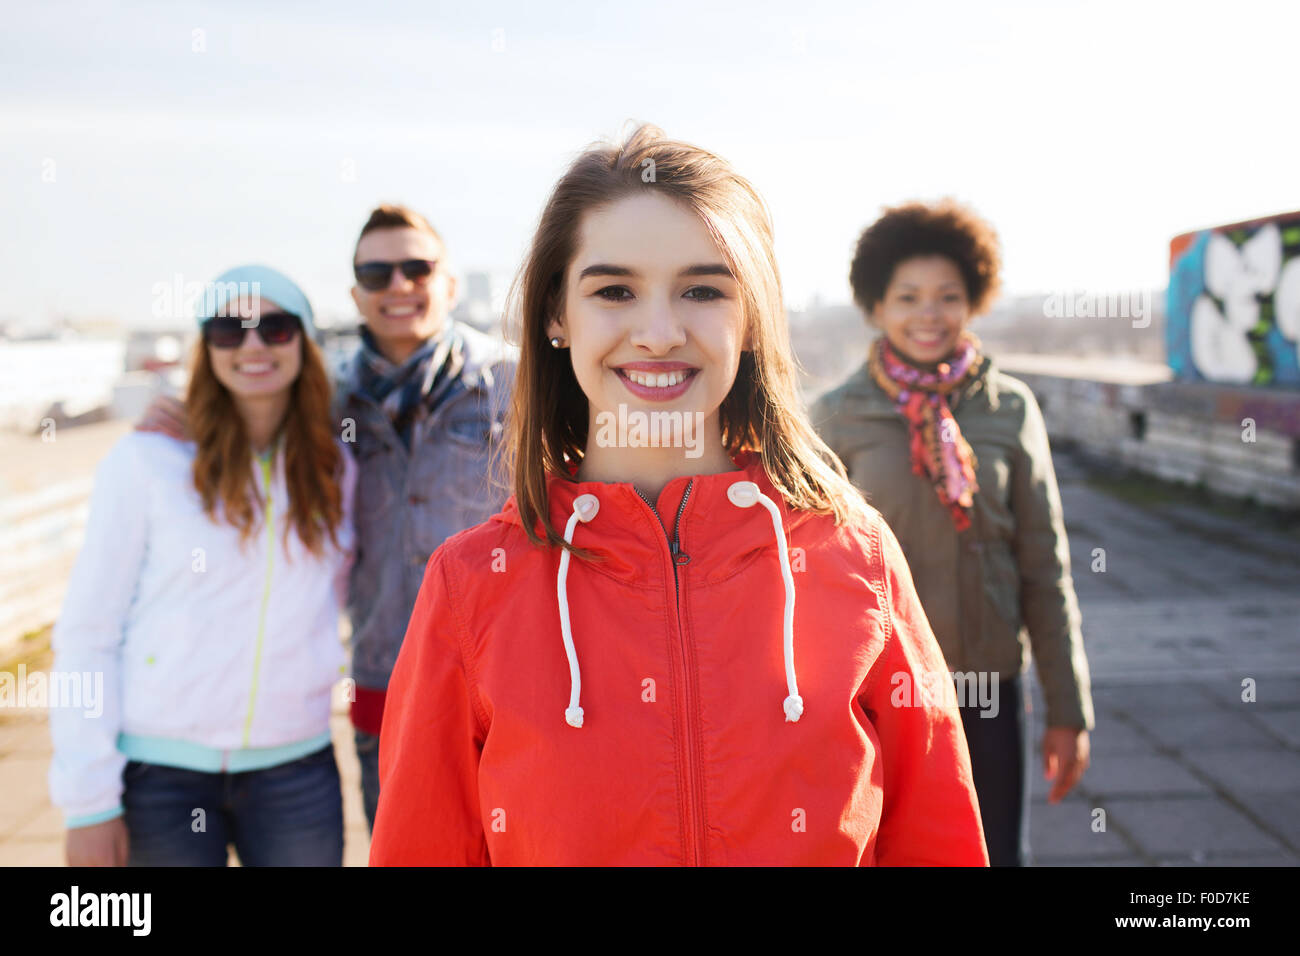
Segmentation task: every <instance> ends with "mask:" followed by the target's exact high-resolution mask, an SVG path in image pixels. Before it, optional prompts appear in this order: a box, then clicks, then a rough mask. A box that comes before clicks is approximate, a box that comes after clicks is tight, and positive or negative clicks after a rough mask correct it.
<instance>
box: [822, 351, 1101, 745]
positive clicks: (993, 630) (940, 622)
mask: <svg viewBox="0 0 1300 956" xmlns="http://www.w3.org/2000/svg"><path fill="white" fill-rule="evenodd" d="M949 402H950V407H951V408H952V411H953V416H954V417H955V418H956V419H957V424H958V426H959V427H960V428H961V431H962V435H963V436H965V438H966V440H967V441H968V442H969V443H970V445H971V447H972V448H973V449H974V451H975V457H976V459H977V461H978V468H977V469H976V479H977V481H978V482H979V492H978V493H977V494H976V495H975V507H974V509H973V514H972V516H971V526H970V528H968V529H967V530H966V531H964V532H962V533H960V534H959V533H958V532H957V530H956V528H955V527H954V526H953V523H952V517H951V516H950V514H949V512H948V510H947V509H946V508H945V507H944V506H943V505H942V504H940V502H939V499H938V496H937V495H936V494H935V491H934V486H933V485H932V484H931V483H930V481H929V479H928V478H923V477H920V476H918V475H915V474H913V473H912V460H911V452H910V450H909V441H908V425H907V420H906V419H904V418H903V416H902V415H900V414H899V413H898V412H897V411H896V410H895V409H894V407H893V405H892V403H891V402H890V401H889V397H888V396H887V395H886V394H885V392H884V391H883V390H882V389H881V388H880V386H879V385H877V384H876V383H875V381H874V380H873V379H872V378H871V373H870V372H869V371H868V370H867V367H866V365H865V364H863V366H862V367H861V368H859V369H858V370H857V371H856V372H854V373H853V374H852V375H850V376H849V378H848V379H847V380H846V381H845V382H844V383H843V384H841V385H840V386H838V387H837V388H834V389H832V390H831V391H829V392H827V393H826V394H825V395H823V396H822V397H821V398H820V399H818V400H817V402H815V403H814V405H813V408H812V421H813V425H814V426H816V428H817V430H818V431H819V432H820V433H821V436H822V438H823V439H824V440H825V441H826V443H827V444H828V445H830V447H831V449H832V450H833V451H834V452H835V454H837V455H838V456H839V457H840V459H841V460H842V461H843V462H844V466H845V468H847V469H848V472H849V477H850V478H851V479H852V480H853V482H854V484H856V485H857V486H858V487H859V488H860V489H861V490H862V492H863V493H864V494H865V495H866V497H867V500H868V501H869V502H870V503H871V504H872V505H874V506H875V507H876V509H878V510H879V511H880V513H881V514H882V515H884V517H885V520H886V521H887V522H888V524H889V527H890V528H891V529H892V530H893V532H894V534H895V535H896V536H897V538H898V540H899V543H900V544H902V546H903V553H904V555H905V556H906V557H907V563H908V564H909V565H910V567H911V569H912V577H913V579H914V581H915V582H916V590H917V593H918V595H919V596H920V598H921V604H922V606H923V607H924V608H925V613H926V615H927V616H928V617H929V619H930V626H931V627H932V628H933V630H934V634H935V637H937V638H938V640H939V646H940V647H941V648H942V649H943V654H944V658H945V659H946V661H947V663H948V666H949V667H950V668H951V669H952V670H953V671H954V672H970V671H977V672H978V671H992V672H995V673H996V675H997V676H998V677H1000V678H1001V679H1006V678H1009V677H1012V676H1014V675H1016V674H1019V673H1021V672H1022V671H1024V670H1025V669H1026V668H1027V667H1028V664H1029V659H1028V651H1029V650H1030V648H1032V651H1033V656H1034V660H1035V662H1036V663H1037V666H1038V675H1039V679H1040V680H1041V681H1042V685H1043V697H1044V699H1045V700H1046V703H1047V726H1049V727H1076V728H1087V729H1089V730H1091V729H1092V727H1093V712H1092V694H1091V691H1090V689H1089V679H1088V661H1087V658H1086V657H1085V656H1084V651H1083V636H1082V633H1081V631H1080V617H1079V604H1078V599H1077V598H1076V597H1075V593H1074V582H1073V579H1072V578H1071V576H1070V551H1069V546H1068V544H1067V541H1066V537H1065V525H1064V522H1063V520H1062V518H1061V498H1060V493H1059V491H1058V490H1057V486H1056V472H1055V470H1054V469H1053V467H1052V456H1051V451H1050V449H1049V448H1048V443H1047V429H1046V427H1045V426H1044V424H1043V416H1042V412H1040V411H1039V408H1038V403H1037V401H1035V399H1034V395H1033V392H1031V391H1030V389H1029V386H1027V385H1025V383H1024V382H1021V381H1019V380H1018V379H1014V378H1012V377H1011V376H1009V375H1004V374H1002V373H1001V372H999V371H998V370H997V368H996V366H995V365H994V363H993V362H992V361H990V362H988V363H986V365H985V368H984V370H983V372H982V373H981V374H980V375H978V376H977V377H976V378H974V379H973V380H972V381H971V382H970V383H968V384H967V385H966V386H965V387H964V388H963V389H960V390H958V391H957V392H954V393H953V394H952V396H950V398H949ZM1026 631H1027V632H1028V635H1027V636H1028V640H1026Z"/></svg>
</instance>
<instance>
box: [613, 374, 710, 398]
mask: <svg viewBox="0 0 1300 956" xmlns="http://www.w3.org/2000/svg"><path fill="white" fill-rule="evenodd" d="M650 368H654V369H655V371H650V370H649V369H650ZM699 371H700V370H699V369H697V368H691V367H690V366H687V365H683V366H679V367H677V368H669V369H666V370H665V369H663V367H662V366H643V367H641V368H638V367H636V366H624V367H623V368H616V369H614V373H615V374H616V375H618V377H619V379H620V380H621V381H622V382H623V384H624V386H626V387H627V390H628V391H629V392H631V393H632V394H633V395H635V396H636V397H637V398H643V399H646V400H647V401H651V402H669V401H672V400H673V399H675V398H679V397H681V396H682V395H683V394H685V392H686V390H687V389H688V388H690V387H691V383H692V382H694V381H695V376H696V375H698V374H699ZM633 376H635V378H634V377H633ZM638 378H639V379H641V381H639V382H638V381H636V379H638ZM652 379H653V380H654V381H655V383H656V384H654V385H648V384H645V383H646V382H648V381H650V380H652ZM673 379H680V381H678V382H676V384H667V383H668V382H672V381H673ZM658 382H665V384H664V385H659V384H658Z"/></svg>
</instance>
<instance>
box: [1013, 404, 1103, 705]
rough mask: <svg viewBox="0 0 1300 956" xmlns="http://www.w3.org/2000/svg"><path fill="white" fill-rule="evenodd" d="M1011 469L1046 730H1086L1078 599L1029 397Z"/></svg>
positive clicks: (1047, 450) (1057, 498) (1051, 473)
mask: <svg viewBox="0 0 1300 956" xmlns="http://www.w3.org/2000/svg"><path fill="white" fill-rule="evenodd" d="M1024 401H1025V417H1024V422H1023V424H1022V426H1021V430H1020V441H1019V448H1018V450H1017V452H1016V457H1015V460H1014V463H1013V465H1012V474H1011V511H1012V514H1013V515H1014V516H1015V521H1016V528H1015V542H1014V545H1015V553H1016V564H1017V566H1018V569H1019V573H1020V613H1021V617H1022V618H1023V620H1024V622H1025V627H1026V628H1027V630H1028V631H1029V642H1030V646H1031V647H1032V649H1033V653H1034V661H1035V663H1036V665H1037V667H1038V676H1039V680H1041V681H1042V684H1043V698H1044V701H1045V703H1046V705H1047V726H1049V727H1076V728H1079V729H1087V730H1091V729H1092V727H1093V713H1092V694H1091V691H1090V687H1089V685H1090V681H1089V675H1088V659H1087V657H1086V656H1085V655H1084V649H1083V633H1082V627H1081V621H1080V615H1079V602H1078V598H1077V597H1076V596H1075V593H1074V579H1073V577H1072V576H1071V574H1070V546H1069V542H1068V539H1067V538H1066V535H1065V521H1064V519H1063V517H1062V515H1061V494H1060V491H1059V489H1058V488H1057V485H1056V471H1055V469H1054V468H1053V467H1052V452H1051V447H1050V446H1049V444H1048V440H1047V427H1046V426H1045V425H1044V424H1043V414H1042V412H1041V411H1039V408H1038V403H1037V402H1036V401H1035V400H1034V396H1033V393H1032V392H1028V391H1027V390H1026V394H1025V396H1024Z"/></svg>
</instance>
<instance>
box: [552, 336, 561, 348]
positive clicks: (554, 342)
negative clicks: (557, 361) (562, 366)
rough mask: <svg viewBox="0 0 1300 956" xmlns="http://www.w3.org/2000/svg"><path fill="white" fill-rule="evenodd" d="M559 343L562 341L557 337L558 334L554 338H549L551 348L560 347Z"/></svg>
mask: <svg viewBox="0 0 1300 956" xmlns="http://www.w3.org/2000/svg"><path fill="white" fill-rule="evenodd" d="M561 343H562V340H561V339H560V337H559V336H556V337H555V338H553V339H551V348H553V349H558V348H559V347H560V345H561Z"/></svg>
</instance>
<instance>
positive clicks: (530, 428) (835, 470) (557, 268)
mask: <svg viewBox="0 0 1300 956" xmlns="http://www.w3.org/2000/svg"><path fill="white" fill-rule="evenodd" d="M647 190H654V191H656V192H658V193H659V194H661V195H664V196H667V197H669V198H671V199H673V200H675V201H677V202H679V203H682V204H683V205H685V206H686V207H687V208H689V209H691V210H692V211H693V212H695V213H696V214H697V215H698V216H699V217H700V218H701V219H702V220H703V221H704V223H705V225H706V226H707V227H708V229H709V231H710V233H711V234H712V236H713V239H714V241H715V242H716V243H717V244H718V247H719V249H720V250H721V251H722V255H723V257H724V259H725V261H726V263H727V265H728V267H729V268H730V269H731V270H732V274H733V275H734V276H735V277H736V279H737V284H738V287H739V290H740V297H741V302H742V308H743V314H744V317H745V322H746V325H747V327H748V329H749V330H750V344H751V346H752V350H750V351H745V352H742V353H741V358H740V367H739V369H738V370H737V373H736V380H735V382H734V383H733V384H732V386H731V390H730V391H729V392H728V393H727V396H726V398H725V399H723V402H722V406H721V408H720V409H719V417H720V419H721V425H722V441H723V445H724V447H725V448H726V450H727V452H728V453H729V454H731V455H732V456H733V457H734V456H735V455H736V454H737V453H739V452H740V451H743V450H746V449H748V450H751V451H755V452H757V453H758V454H759V455H760V457H761V459H762V463H763V468H764V470H765V471H766V472H767V476H768V478H769V480H770V481H771V482H772V484H773V486H774V487H775V488H776V489H777V490H778V491H779V492H780V493H781V495H782V496H783V497H784V498H785V499H786V501H787V502H788V503H789V504H790V505H791V506H792V507H794V508H797V509H801V510H807V511H813V512H817V513H821V514H833V515H835V520H836V523H837V524H841V523H843V522H845V521H848V520H850V519H852V518H854V517H856V516H858V515H860V514H862V512H863V510H864V509H865V502H864V501H863V499H862V496H861V494H860V493H859V492H858V490H857V489H856V488H855V487H854V486H853V484H852V483H851V482H850V481H849V480H848V478H847V476H846V473H845V470H844V465H843V464H842V463H841V462H840V460H839V458H837V457H836V455H835V453H834V452H833V451H831V450H830V448H829V447H828V446H827V445H826V443H825V442H824V441H822V440H821V438H819V437H818V435H817V432H816V431H815V430H814V429H813V427H812V424H811V423H810V422H809V419H808V414H807V411H806V409H805V407H804V403H803V399H802V398H801V396H800V392H799V385H798V377H797V373H798V366H797V362H796V360H795V358H794V353H793V350H792V349H791V347H790V332H789V326H788V323H787V321H786V315H785V303H784V299H783V297H782V294H781V279H780V274H779V272H778V270H777V265H776V255H775V253H774V250H773V237H772V222H771V217H770V215H769V213H768V210H767V206H766V204H765V203H764V202H763V199H762V197H761V196H760V195H759V194H758V191H757V190H756V189H755V188H754V187H753V185H751V184H750V182H749V181H748V180H746V179H745V178H744V177H742V176H740V175H739V174H738V173H737V172H736V171H735V170H734V169H732V167H731V165H730V164H729V163H727V162H726V160H724V159H722V158H721V157H719V156H716V155H714V154H713V153H710V152H707V151H706V150H703V149H700V148H698V147H696V146H692V145H690V144H688V143H683V142H679V141H676V140H670V139H668V138H667V137H665V135H664V133H663V131H662V130H660V129H659V128H658V127H656V126H652V125H649V124H645V125H641V126H639V127H637V128H636V129H634V130H633V131H632V132H631V133H630V135H628V136H627V138H626V139H625V140H624V141H623V142H622V143H621V144H617V145H611V144H608V143H600V144H596V145H594V146H591V147H589V148H588V149H587V150H586V151H584V152H583V153H582V154H581V155H579V156H578V158H577V159H575V160H574V161H573V163H572V165H570V166H569V169H568V171H567V172H565V174H564V175H563V176H561V177H560V180H559V182H558V183H556V185H555V188H554V190H552V192H551V195H550V198H549V199H548V200H547V202H546V206H545V207H544V208H543V210H542V214H541V218H540V220H539V222H538V225H537V231H536V233H535V234H534V236H533V241H532V244H531V247H530V249H529V251H528V254H527V257H526V258H525V260H524V265H523V267H522V269H521V270H520V273H519V275H518V276H517V277H516V279H515V282H514V285H513V287H512V289H511V293H510V302H511V307H510V316H511V323H512V325H513V334H514V335H515V336H517V337H518V339H519V349H520V355H519V365H518V369H517V371H516V374H515V382H514V390H513V394H512V398H511V409H510V426H509V428H510V432H509V440H508V442H507V447H506V448H505V450H504V461H505V465H506V467H507V469H508V470H509V473H510V474H511V476H512V479H511V480H512V484H513V488H514V493H515V500H516V504H517V505H518V507H519V516H520V519H521V522H522V524H523V527H524V531H525V533H526V534H527V535H528V537H529V539H530V540H531V541H533V542H534V543H536V544H541V543H543V538H542V537H541V536H540V535H538V534H537V532H536V530H535V527H534V526H535V524H536V523H537V522H538V521H540V522H541V523H542V527H543V529H544V531H545V542H546V543H547V544H549V545H550V546H553V547H554V546H558V547H564V548H567V549H568V550H570V551H572V552H574V553H575V554H579V555H582V556H584V557H587V556H589V555H588V554H587V551H586V550H585V549H580V548H575V547H573V546H572V545H568V544H566V543H565V541H564V536H563V535H562V534H561V533H560V532H559V531H557V530H556V528H555V526H554V524H553V523H552V521H551V516H550V508H549V500H548V496H547V490H546V482H547V476H548V475H556V476H559V477H560V478H562V479H565V480H574V479H572V477H571V476H570V473H569V466H570V465H571V464H572V463H577V462H580V461H581V460H582V458H583V454H584V449H585V447H586V444H587V428H588V421H589V416H588V403H587V397H586V395H585V394H584V393H583V391H582V388H581V386H579V384H578V380H577V377H576V376H575V375H574V373H573V365H572V362H571V361H570V358H569V355H568V353H567V351H566V350H557V349H554V348H552V347H551V345H550V341H549V338H548V336H547V332H546V326H547V324H548V322H549V321H550V320H551V319H552V318H553V317H555V316H558V315H561V314H563V311H564V307H565V303H564V291H565V276H566V274H567V272H568V269H569V266H570V265H571V263H572V262H573V258H574V256H575V255H576V254H577V245H578V230H579V228H580V225H581V221H582V216H583V214H584V213H586V212H588V211H590V210H592V209H595V208H597V207H599V206H603V205H606V204H608V203H611V202H615V201H617V200H619V199H622V198H624V197H627V196H635V195H639V194H642V193H644V192H645V191H647Z"/></svg>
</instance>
